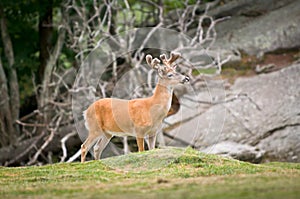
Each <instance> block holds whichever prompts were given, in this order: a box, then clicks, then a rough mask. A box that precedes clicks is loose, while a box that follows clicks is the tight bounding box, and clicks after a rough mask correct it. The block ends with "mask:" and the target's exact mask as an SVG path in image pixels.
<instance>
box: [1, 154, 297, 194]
mask: <svg viewBox="0 0 300 199" xmlns="http://www.w3.org/2000/svg"><path fill="white" fill-rule="evenodd" d="M299 179H300V164H293V163H269V164H263V165H254V164H250V163H245V162H241V161H237V160H232V159H227V158H223V157H220V156H216V155H207V154H203V153H200V152H198V151H195V150H193V149H191V148H188V149H178V148H166V149H156V150H153V151H146V152H143V153H132V154H129V155H125V156H119V157H113V158H108V159H104V160H102V161H90V162H86V163H83V164H81V163H69V164H68V163H62V164H53V165H46V166H32V167H18V168H6V167H0V198H131V199H132V198H298V197H299V195H300V180H299Z"/></svg>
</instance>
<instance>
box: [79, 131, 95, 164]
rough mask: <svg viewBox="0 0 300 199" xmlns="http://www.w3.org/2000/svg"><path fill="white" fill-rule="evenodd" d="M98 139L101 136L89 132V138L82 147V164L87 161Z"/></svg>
mask: <svg viewBox="0 0 300 199" xmlns="http://www.w3.org/2000/svg"><path fill="white" fill-rule="evenodd" d="M98 137H99V135H97V134H96V133H94V132H89V136H88V138H87V139H86V140H85V141H84V143H83V144H82V145H81V162H84V161H85V157H86V154H87V152H88V151H89V150H90V148H91V147H92V146H93V144H94V143H95V142H96V141H97V138H98Z"/></svg>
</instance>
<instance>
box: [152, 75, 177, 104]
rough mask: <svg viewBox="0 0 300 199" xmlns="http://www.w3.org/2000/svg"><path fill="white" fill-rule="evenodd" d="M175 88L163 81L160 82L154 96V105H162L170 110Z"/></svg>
mask: <svg viewBox="0 0 300 199" xmlns="http://www.w3.org/2000/svg"><path fill="white" fill-rule="evenodd" d="M172 94H173V88H172V87H171V86H168V85H166V84H164V82H163V81H162V80H159V81H158V84H157V85H156V88H155V91H154V94H153V96H152V99H153V102H154V104H160V105H163V106H164V107H166V109H167V110H169V109H170V107H171V103H172Z"/></svg>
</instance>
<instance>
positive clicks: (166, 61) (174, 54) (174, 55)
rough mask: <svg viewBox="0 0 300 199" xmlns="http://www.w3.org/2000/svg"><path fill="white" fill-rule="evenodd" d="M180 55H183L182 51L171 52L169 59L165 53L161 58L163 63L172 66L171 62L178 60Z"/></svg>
mask: <svg viewBox="0 0 300 199" xmlns="http://www.w3.org/2000/svg"><path fill="white" fill-rule="evenodd" d="M179 57H181V54H180V53H177V52H171V54H170V58H169V59H167V56H166V55H165V54H162V55H160V59H161V60H162V61H163V63H164V64H165V65H167V66H171V64H172V63H173V62H174V61H176V60H177V59H178V58H179Z"/></svg>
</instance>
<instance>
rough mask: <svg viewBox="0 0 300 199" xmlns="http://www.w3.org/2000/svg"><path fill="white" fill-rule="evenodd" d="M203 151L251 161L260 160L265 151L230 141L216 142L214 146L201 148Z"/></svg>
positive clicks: (256, 161) (257, 161)
mask: <svg viewBox="0 0 300 199" xmlns="http://www.w3.org/2000/svg"><path fill="white" fill-rule="evenodd" d="M203 152H206V153H212V154H218V155H223V156H229V157H232V158H235V159H238V160H241V161H247V162H252V163H259V162H261V160H262V158H263V155H264V153H265V152H264V151H262V150H260V149H259V148H257V147H253V146H250V145H247V144H240V143H236V142H231V141H224V142H220V143H217V144H216V145H214V146H211V147H208V148H206V149H205V150H203Z"/></svg>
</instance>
